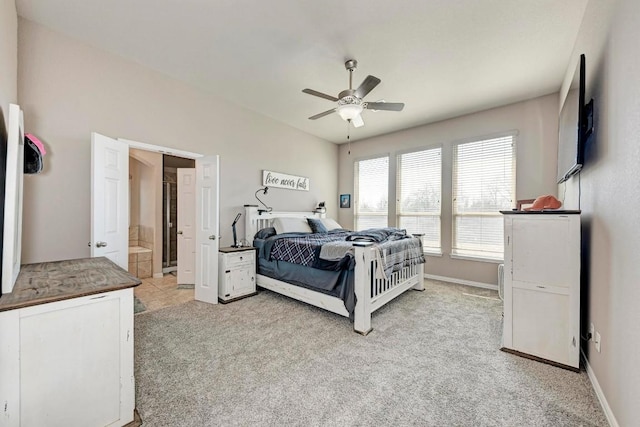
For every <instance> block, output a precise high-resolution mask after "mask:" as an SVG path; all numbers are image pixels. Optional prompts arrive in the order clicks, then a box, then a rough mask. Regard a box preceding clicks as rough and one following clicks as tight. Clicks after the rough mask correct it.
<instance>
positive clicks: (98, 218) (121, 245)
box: [89, 132, 220, 304]
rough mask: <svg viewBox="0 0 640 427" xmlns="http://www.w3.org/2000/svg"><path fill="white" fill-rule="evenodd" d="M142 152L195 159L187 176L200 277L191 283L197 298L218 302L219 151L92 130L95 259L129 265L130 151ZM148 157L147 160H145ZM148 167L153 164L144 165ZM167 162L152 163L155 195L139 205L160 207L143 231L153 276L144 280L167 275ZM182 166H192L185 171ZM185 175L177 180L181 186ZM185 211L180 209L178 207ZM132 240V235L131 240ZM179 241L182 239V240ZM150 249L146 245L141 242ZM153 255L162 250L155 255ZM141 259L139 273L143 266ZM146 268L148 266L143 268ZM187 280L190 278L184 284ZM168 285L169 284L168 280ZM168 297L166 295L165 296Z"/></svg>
mask: <svg viewBox="0 0 640 427" xmlns="http://www.w3.org/2000/svg"><path fill="white" fill-rule="evenodd" d="M132 150H140V152H141V153H147V154H156V155H157V154H160V155H162V154H171V155H175V156H178V157H184V158H189V159H195V171H193V172H195V173H192V175H191V178H190V179H189V180H188V181H189V182H190V184H191V190H190V191H191V193H192V197H193V200H194V202H193V205H195V209H194V210H195V220H194V222H193V224H192V227H191V229H192V239H191V240H192V241H193V248H194V249H192V252H193V254H194V256H195V265H194V267H193V273H194V277H195V279H193V280H192V281H191V282H190V283H194V284H195V290H194V292H193V295H194V299H196V300H198V301H202V302H206V303H209V304H217V303H218V239H219V236H218V234H219V222H218V203H219V198H218V194H219V186H218V183H219V176H218V171H219V168H220V159H219V157H218V156H217V155H202V154H198V153H190V152H188V151H184V150H176V149H173V148H166V147H162V146H156V145H152V144H147V143H142V142H137V141H131V140H126V139H118V140H116V139H113V138H110V137H108V136H105V135H101V134H99V133H96V132H93V133H92V134H91V241H90V242H89V246H90V248H91V256H92V257H107V258H109V259H110V260H111V261H113V262H114V263H115V264H117V265H118V266H120V267H122V268H124V269H128V268H129V255H131V254H130V253H129V244H130V243H131V241H132V240H135V239H133V238H132V237H133V236H132V235H131V234H130V230H129V225H130V223H129V219H130V215H131V212H130V202H131V199H130V179H129V175H130V173H129V172H130V170H129V160H130V151H132ZM145 162H147V163H150V162H149V161H148V160H145V161H144V162H142V163H143V164H144V163H145ZM144 166H145V167H147V168H149V166H150V164H144ZM163 167H164V165H163V164H162V162H160V166H159V167H156V166H151V168H150V169H151V170H153V171H154V175H156V174H159V178H158V179H157V180H154V181H153V182H154V183H157V187H155V186H151V187H149V188H153V190H152V191H151V193H152V195H153V197H150V199H149V200H150V202H149V203H148V204H147V203H140V207H141V208H142V207H143V205H144V207H145V208H146V207H148V206H150V205H153V206H154V208H155V212H156V213H157V214H156V215H155V218H156V222H155V223H154V225H153V229H152V230H151V232H149V231H148V230H147V231H143V233H146V234H145V236H147V237H151V239H152V240H151V242H149V241H146V240H144V239H145V237H144V236H143V237H142V240H143V241H146V242H147V243H152V245H151V246H152V247H153V249H151V251H152V255H151V257H152V260H151V265H152V266H153V267H152V269H153V272H154V273H153V276H156V274H157V277H151V278H149V279H145V280H156V279H164V277H163V273H162V256H161V253H162V197H161V196H160V195H161V194H162V173H163ZM180 170H188V169H181V168H178V171H180ZM179 183H180V178H178V184H179ZM139 194H140V197H141V196H142V195H144V196H145V197H147V196H150V194H147V192H145V191H144V190H143V191H140V192H139ZM178 211H180V210H178ZM140 235H141V234H140V232H139V233H138V245H140ZM130 238H132V239H130ZM179 240H180V239H179ZM142 247H143V248H145V249H149V248H147V247H146V246H142ZM179 248H180V245H179V244H178V267H179V266H180V261H179V260H180V249H179ZM153 253H155V254H157V256H154V255H153ZM142 258H143V259H141V260H138V259H137V257H136V260H135V262H136V273H137V268H138V265H137V263H138V261H145V260H144V256H143V257H142ZM142 268H144V266H143V267H142ZM184 283H187V282H184ZM163 286H166V284H163ZM164 299H165V300H166V299H167V298H164Z"/></svg>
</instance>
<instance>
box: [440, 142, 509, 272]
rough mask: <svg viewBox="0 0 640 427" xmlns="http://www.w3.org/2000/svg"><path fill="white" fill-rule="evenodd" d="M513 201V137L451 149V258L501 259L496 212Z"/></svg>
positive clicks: (501, 233)
mask: <svg viewBox="0 0 640 427" xmlns="http://www.w3.org/2000/svg"><path fill="white" fill-rule="evenodd" d="M514 200H515V137H514V135H507V136H503V137H499V138H491V139H485V140H480V141H473V142H467V143H460V144H456V145H454V148H453V242H452V254H454V255H461V256H470V257H480V258H489V259H496V260H499V259H502V258H503V256H504V229H503V220H502V215H501V214H500V212H499V211H500V210H508V209H511V208H512V207H513V206H514Z"/></svg>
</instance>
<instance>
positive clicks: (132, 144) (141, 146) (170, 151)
mask: <svg viewBox="0 0 640 427" xmlns="http://www.w3.org/2000/svg"><path fill="white" fill-rule="evenodd" d="M116 139H117V140H118V141H120V142H124V143H126V144H128V145H129V149H132V148H135V149H136V150H144V151H151V152H153V153H159V154H167V155H170V156H176V157H183V158H186V159H193V160H195V159H199V158H202V157H205V155H204V154H200V153H193V152H191V151H185V150H178V149H176V148H169V147H164V146H162V145H155V144H148V143H146V142H140V141H134V140H131V139H126V138H116ZM127 214H128V213H127ZM197 250H198V249H197V248H196V257H197V256H198V254H197ZM153 277H154V278H156V279H160V278H162V273H160V274H156V273H154V274H153Z"/></svg>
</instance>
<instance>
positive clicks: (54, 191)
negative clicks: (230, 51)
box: [18, 19, 338, 263]
mask: <svg viewBox="0 0 640 427" xmlns="http://www.w3.org/2000/svg"><path fill="white" fill-rule="evenodd" d="M19 24H20V25H19V79H18V86H19V93H20V101H21V103H22V105H23V108H24V111H25V126H26V129H27V130H28V131H29V132H32V133H34V134H36V135H38V137H39V138H40V139H41V140H43V142H44V143H45V145H46V148H47V151H48V153H50V154H48V155H47V157H46V159H45V170H44V173H43V174H41V175H37V176H32V177H28V179H26V180H25V190H24V197H25V215H24V239H23V260H24V262H27V263H29V262H38V261H45V260H56V259H69V258H77V257H85V256H88V255H89V248H88V247H87V242H89V234H90V233H89V225H90V222H89V221H90V218H89V207H90V203H89V195H90V189H89V185H90V165H89V160H90V143H89V141H90V133H91V132H92V131H95V132H100V133H102V134H105V135H108V136H111V137H119V138H126V139H130V140H135V141H141V142H147V143H151V144H156V145H162V146H167V147H175V148H180V149H183V150H187V151H191V152H197V153H201V154H219V155H220V165H221V166H220V189H221V191H220V219H221V223H220V227H221V235H222V240H221V245H223V246H224V245H229V244H231V242H232V237H231V222H232V221H233V218H234V216H235V214H236V213H237V212H241V211H243V208H242V206H243V205H244V204H247V203H249V204H251V203H255V202H256V200H255V198H254V192H255V191H256V190H257V189H258V187H259V186H260V184H261V181H262V172H261V171H262V170H263V169H267V170H274V171H278V172H284V173H289V174H294V175H301V176H307V177H309V178H310V186H311V191H310V192H300V191H292V190H284V189H273V190H272V191H269V194H268V195H267V196H266V197H265V199H266V201H267V203H270V204H271V205H272V206H273V207H274V209H276V210H306V209H309V210H311V209H312V208H313V207H315V205H316V203H317V202H318V201H322V200H326V201H327V202H329V203H328V214H329V215H332V216H335V215H336V213H337V208H336V203H337V202H334V203H331V201H335V200H337V198H338V197H337V175H338V173H337V162H338V149H337V146H336V145H335V144H333V143H329V142H326V141H324V140H321V139H319V138H316V137H313V136H310V135H308V134H305V133H303V132H300V131H298V130H296V129H294V128H291V127H288V126H285V125H283V124H280V123H278V122H276V121H274V120H272V119H270V118H267V117H265V116H261V115H258V114H255V113H253V112H250V111H248V110H246V109H242V108H240V107H236V106H234V105H233V104H231V103H229V102H226V101H222V100H220V99H218V98H216V97H214V96H211V95H209V94H207V93H205V92H203V91H201V90H197V89H194V88H191V87H189V86H186V85H184V84H182V83H180V82H178V81H175V80H173V79H171V78H168V77H166V76H164V75H161V74H159V73H157V72H154V71H152V70H150V69H148V68H145V67H143V66H140V65H137V64H135V63H132V62H130V61H128V60H125V59H122V58H120V57H118V56H115V55H112V54H109V53H106V52H104V51H101V50H98V49H95V48H93V47H90V46H87V45H85V44H84V43H82V42H81V41H78V40H74V39H71V38H68V37H66V36H63V35H61V34H58V33H55V32H52V31H50V30H48V29H46V28H44V27H42V26H40V25H38V24H35V23H33V22H30V21H26V20H24V19H20V21H19ZM240 224H243V221H241V222H240ZM238 231H239V233H240V235H241V236H242V235H243V234H244V230H243V226H241V227H240V229H239V230H238Z"/></svg>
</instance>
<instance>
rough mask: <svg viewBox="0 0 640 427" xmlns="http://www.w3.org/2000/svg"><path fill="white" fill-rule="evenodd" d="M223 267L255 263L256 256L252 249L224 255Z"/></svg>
mask: <svg viewBox="0 0 640 427" xmlns="http://www.w3.org/2000/svg"><path fill="white" fill-rule="evenodd" d="M225 258H226V259H225V267H226V268H232V267H239V266H243V265H251V264H255V262H256V257H255V252H254V251H244V252H237V253H231V254H226V255H225Z"/></svg>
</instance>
